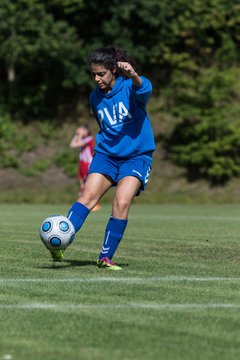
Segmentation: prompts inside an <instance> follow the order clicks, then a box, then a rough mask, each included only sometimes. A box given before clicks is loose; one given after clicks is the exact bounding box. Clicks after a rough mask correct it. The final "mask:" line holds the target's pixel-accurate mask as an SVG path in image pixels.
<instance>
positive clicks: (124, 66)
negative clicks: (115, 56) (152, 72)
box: [118, 62, 152, 105]
mask: <svg viewBox="0 0 240 360" xmlns="http://www.w3.org/2000/svg"><path fill="white" fill-rule="evenodd" d="M118 67H119V68H120V69H121V72H122V73H123V75H124V76H126V77H128V78H130V79H132V84H133V89H134V93H135V97H136V99H137V101H139V102H141V103H142V104H143V105H146V103H147V102H148V100H149V98H150V96H151V94H152V84H151V82H150V81H149V80H148V79H147V78H145V77H143V76H139V75H138V73H137V72H136V71H135V70H134V68H133V67H132V65H130V64H129V63H127V62H118Z"/></svg>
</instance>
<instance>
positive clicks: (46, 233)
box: [39, 215, 75, 250]
mask: <svg viewBox="0 0 240 360" xmlns="http://www.w3.org/2000/svg"><path fill="white" fill-rule="evenodd" d="M39 232H40V238H41V240H42V242H43V243H44V245H45V246H46V247H47V248H48V249H49V250H53V249H62V250H63V249H66V248H67V247H68V246H69V245H70V244H71V243H72V242H73V240H74V237H75V229H74V226H73V224H72V223H71V221H70V220H69V219H68V218H67V217H66V216H63V215H52V216H49V217H47V218H46V219H45V220H44V221H43V222H42V224H41V226H40V231H39Z"/></svg>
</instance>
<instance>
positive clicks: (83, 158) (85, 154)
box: [69, 125, 94, 197]
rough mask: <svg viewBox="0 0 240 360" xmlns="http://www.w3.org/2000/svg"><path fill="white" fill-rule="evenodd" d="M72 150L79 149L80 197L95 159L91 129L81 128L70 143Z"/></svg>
mask: <svg viewBox="0 0 240 360" xmlns="http://www.w3.org/2000/svg"><path fill="white" fill-rule="evenodd" d="M69 146H70V148H72V149H78V151H79V158H78V174H77V178H78V180H79V185H80V188H79V197H80V196H81V193H82V191H83V187H84V184H85V182H86V179H87V174H88V169H89V166H90V164H91V162H92V158H93V149H94V138H93V136H92V134H91V131H90V129H89V128H88V127H87V126H86V125H82V126H79V127H78V128H77V129H76V132H75V135H74V137H73V138H72V140H71V142H70V145H69Z"/></svg>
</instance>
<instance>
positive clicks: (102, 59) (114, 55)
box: [88, 45, 136, 73]
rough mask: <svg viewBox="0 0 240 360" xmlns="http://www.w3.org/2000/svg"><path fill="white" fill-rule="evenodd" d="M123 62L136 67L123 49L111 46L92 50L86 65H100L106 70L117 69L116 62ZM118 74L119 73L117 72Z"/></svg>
mask: <svg viewBox="0 0 240 360" xmlns="http://www.w3.org/2000/svg"><path fill="white" fill-rule="evenodd" d="M118 61H124V62H128V63H129V64H131V65H132V66H133V67H135V66H136V62H135V60H134V59H133V57H132V56H130V55H129V54H128V53H127V52H126V51H125V50H124V49H122V48H120V47H119V46H117V45H111V46H107V47H104V48H99V49H96V50H94V51H93V52H92V53H91V55H90V57H89V60H88V65H89V66H90V65H91V64H92V63H94V64H102V65H103V66H104V67H105V68H106V69H108V70H114V69H117V62H118ZM118 73H120V71H119V70H118Z"/></svg>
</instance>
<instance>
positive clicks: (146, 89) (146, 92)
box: [132, 76, 152, 105]
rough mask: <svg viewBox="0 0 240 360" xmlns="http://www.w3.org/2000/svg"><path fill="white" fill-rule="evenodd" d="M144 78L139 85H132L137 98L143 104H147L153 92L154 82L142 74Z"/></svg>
mask: <svg viewBox="0 0 240 360" xmlns="http://www.w3.org/2000/svg"><path fill="white" fill-rule="evenodd" d="M140 77H141V79H142V84H141V85H139V86H132V89H133V93H134V95H135V97H136V100H137V101H138V102H140V103H142V104H143V105H146V104H147V102H148V100H149V98H150V96H151V94H152V84H151V82H150V81H149V80H148V79H147V78H145V77H144V76H140Z"/></svg>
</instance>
